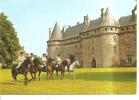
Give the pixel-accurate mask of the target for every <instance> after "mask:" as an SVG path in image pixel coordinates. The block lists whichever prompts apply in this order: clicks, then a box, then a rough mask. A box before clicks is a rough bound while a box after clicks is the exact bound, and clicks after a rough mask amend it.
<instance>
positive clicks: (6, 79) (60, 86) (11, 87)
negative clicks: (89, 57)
mask: <svg viewBox="0 0 139 100" xmlns="http://www.w3.org/2000/svg"><path fill="white" fill-rule="evenodd" d="M75 71H76V80H73V76H72V75H69V74H68V73H66V75H65V78H64V79H63V80H60V79H57V78H56V76H55V75H54V79H51V80H47V79H46V77H47V74H46V73H42V75H41V80H40V81H38V79H37V80H36V81H31V82H30V83H29V84H28V85H27V86H24V84H23V78H24V77H23V76H22V75H19V76H18V82H17V83H16V82H15V81H14V80H13V79H12V76H11V70H0V94H135V93H136V68H135V67H131V68H96V69H91V68H86V69H76V70H75ZM28 77H29V78H30V75H28Z"/></svg>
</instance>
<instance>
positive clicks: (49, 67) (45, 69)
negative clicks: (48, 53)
mask: <svg viewBox="0 0 139 100" xmlns="http://www.w3.org/2000/svg"><path fill="white" fill-rule="evenodd" d="M52 71H53V70H52V58H48V60H47V63H46V66H44V67H41V66H39V74H38V76H39V80H40V74H41V72H47V79H50V78H53V74H52Z"/></svg>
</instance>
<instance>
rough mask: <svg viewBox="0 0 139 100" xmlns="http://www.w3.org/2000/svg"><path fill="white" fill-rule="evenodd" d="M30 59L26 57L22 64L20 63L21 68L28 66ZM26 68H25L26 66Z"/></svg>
mask: <svg viewBox="0 0 139 100" xmlns="http://www.w3.org/2000/svg"><path fill="white" fill-rule="evenodd" d="M29 59H30V57H27V58H26V59H25V60H24V62H23V63H22V65H21V67H25V66H26V65H27V64H28V61H29ZM26 67H27V66H26Z"/></svg>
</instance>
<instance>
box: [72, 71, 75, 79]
mask: <svg viewBox="0 0 139 100" xmlns="http://www.w3.org/2000/svg"><path fill="white" fill-rule="evenodd" d="M72 73H73V79H74V80H75V72H74V71H73V72H72Z"/></svg>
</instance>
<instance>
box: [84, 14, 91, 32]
mask: <svg viewBox="0 0 139 100" xmlns="http://www.w3.org/2000/svg"><path fill="white" fill-rule="evenodd" d="M89 24H90V21H89V17H88V15H87V16H84V21H83V28H84V31H86V29H87V28H88V26H89Z"/></svg>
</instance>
